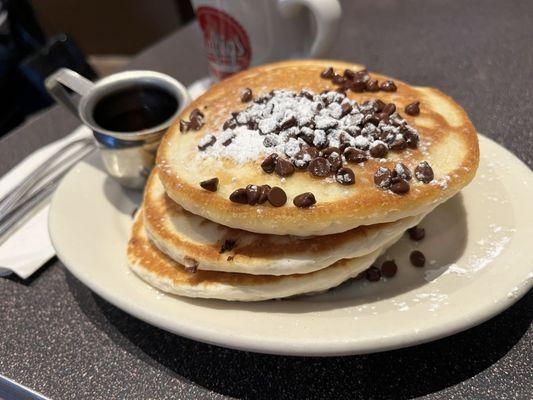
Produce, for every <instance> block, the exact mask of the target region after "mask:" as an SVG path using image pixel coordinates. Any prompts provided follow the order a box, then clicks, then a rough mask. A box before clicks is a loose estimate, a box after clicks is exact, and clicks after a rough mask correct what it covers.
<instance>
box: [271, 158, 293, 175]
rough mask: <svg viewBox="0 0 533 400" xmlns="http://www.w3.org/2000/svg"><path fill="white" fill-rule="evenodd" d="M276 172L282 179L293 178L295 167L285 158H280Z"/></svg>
mask: <svg viewBox="0 0 533 400" xmlns="http://www.w3.org/2000/svg"><path fill="white" fill-rule="evenodd" d="M274 170H275V171H276V174H278V175H279V176H281V177H285V176H291V175H292V174H294V165H292V163H291V162H290V161H289V160H286V159H285V158H278V159H277V161H276V167H275V168H274Z"/></svg>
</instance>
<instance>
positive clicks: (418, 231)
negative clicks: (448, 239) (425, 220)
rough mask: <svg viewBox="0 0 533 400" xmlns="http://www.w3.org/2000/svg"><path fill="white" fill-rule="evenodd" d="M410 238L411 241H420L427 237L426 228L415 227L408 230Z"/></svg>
mask: <svg viewBox="0 0 533 400" xmlns="http://www.w3.org/2000/svg"><path fill="white" fill-rule="evenodd" d="M407 233H408V234H409V238H410V239H411V240H415V241H417V242H418V241H420V240H422V239H424V237H426V230H425V229H424V228H419V227H418V226H413V227H412V228H409V229H407Z"/></svg>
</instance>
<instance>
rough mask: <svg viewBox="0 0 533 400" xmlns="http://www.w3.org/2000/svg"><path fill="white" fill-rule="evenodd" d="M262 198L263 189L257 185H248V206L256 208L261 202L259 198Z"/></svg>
mask: <svg viewBox="0 0 533 400" xmlns="http://www.w3.org/2000/svg"><path fill="white" fill-rule="evenodd" d="M260 196H261V188H260V187H259V186H257V185H248V186H246V199H247V201H248V204H249V205H251V206H255V205H256V204H257V203H258V202H259V197H260Z"/></svg>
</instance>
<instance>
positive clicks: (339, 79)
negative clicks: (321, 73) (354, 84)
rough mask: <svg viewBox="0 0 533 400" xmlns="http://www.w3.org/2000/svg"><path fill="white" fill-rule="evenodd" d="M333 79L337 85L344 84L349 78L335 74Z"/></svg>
mask: <svg viewBox="0 0 533 400" xmlns="http://www.w3.org/2000/svg"><path fill="white" fill-rule="evenodd" d="M331 81H332V82H333V83H334V84H336V85H342V84H343V83H345V82H346V81H347V79H346V78H345V77H344V76H342V75H339V74H334V75H333V78H331Z"/></svg>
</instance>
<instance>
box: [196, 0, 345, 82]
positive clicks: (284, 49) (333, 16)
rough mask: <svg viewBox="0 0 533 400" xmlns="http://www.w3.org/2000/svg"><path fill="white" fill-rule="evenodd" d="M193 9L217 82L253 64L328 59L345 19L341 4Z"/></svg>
mask: <svg viewBox="0 0 533 400" xmlns="http://www.w3.org/2000/svg"><path fill="white" fill-rule="evenodd" d="M193 5H194V8H195V11H196V16H197V19H198V23H199V24H200V27H201V28H202V32H203V36H204V43H205V47H206V52H207V58H208V61H209V69H210V72H211V74H212V76H213V77H214V78H216V79H222V78H224V77H226V76H229V75H231V74H234V73H236V72H239V71H242V70H244V69H246V68H248V67H250V66H252V65H259V64H264V63H267V62H271V61H276V60H281V59H286V58H307V57H322V56H324V55H325V54H326V53H327V51H328V50H329V48H330V47H331V45H332V43H333V40H334V39H335V37H336V36H337V28H338V25H339V19H340V14H341V6H340V4H339V1H338V0H193ZM309 11H310V12H311V14H312V15H313V16H314V18H310V14H309ZM313 25H314V27H313ZM313 28H314V29H313ZM313 30H314V31H315V35H314V38H312V37H311V36H312V34H311V33H312V31H313Z"/></svg>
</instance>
